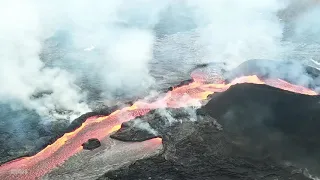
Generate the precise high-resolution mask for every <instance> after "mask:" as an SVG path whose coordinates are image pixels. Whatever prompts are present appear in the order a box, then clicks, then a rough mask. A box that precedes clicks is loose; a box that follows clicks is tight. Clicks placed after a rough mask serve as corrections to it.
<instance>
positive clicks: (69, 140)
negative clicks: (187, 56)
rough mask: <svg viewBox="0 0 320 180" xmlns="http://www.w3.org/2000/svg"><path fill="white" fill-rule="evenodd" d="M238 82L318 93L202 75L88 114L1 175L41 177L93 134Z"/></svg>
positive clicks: (247, 78)
mask: <svg viewBox="0 0 320 180" xmlns="http://www.w3.org/2000/svg"><path fill="white" fill-rule="evenodd" d="M238 83H255V84H267V85H269V86H273V87H277V88H281V89H284V90H287V91H292V92H296V93H301V94H307V95H317V93H316V92H315V91H312V90H310V89H307V88H305V87H301V86H297V85H293V84H290V83H288V82H286V81H283V80H280V79H272V80H270V79H268V80H261V79H259V78H258V77H257V76H243V77H240V78H237V79H234V80H233V81H232V82H231V83H229V84H226V83H218V84H210V83H206V82H205V81H202V80H201V79H198V78H194V81H193V82H192V83H190V84H187V85H183V86H181V87H177V88H174V89H173V90H172V91H169V92H167V93H166V94H164V95H163V96H162V97H159V98H158V99H157V100H156V101H154V102H144V101H137V102H135V103H134V104H133V105H132V106H130V107H125V108H123V109H120V110H117V111H115V112H113V113H111V114H110V115H108V116H105V117H91V118H88V119H87V120H86V121H85V122H84V123H83V124H82V125H81V127H79V128H78V129H76V130H75V131H73V132H70V133H66V134H64V135H63V136H62V137H60V138H59V139H57V140H56V141H55V142H54V143H53V144H51V145H49V146H47V147H46V148H45V149H43V150H42V151H40V152H39V153H37V154H35V155H34V156H31V157H24V158H20V159H16V160H13V161H11V162H8V163H5V164H3V165H1V166H0V179H1V180H7V179H8V180H15V179H30V180H31V179H39V178H41V177H42V176H44V175H45V174H47V173H48V172H50V171H52V170H53V169H54V168H56V167H58V166H60V165H62V164H63V163H64V162H65V161H66V160H67V159H68V158H70V157H71V156H73V155H74V154H76V153H77V152H79V151H81V150H82V146H81V145H82V143H83V142H86V141H87V140H88V139H89V138H98V139H100V140H101V139H103V138H104V137H106V136H108V135H109V134H110V133H112V132H114V131H116V130H118V129H119V128H120V126H121V123H123V122H125V121H128V120H131V119H134V118H135V117H137V116H141V115H144V114H146V113H148V112H149V111H150V110H152V109H156V108H164V107H171V108H178V107H185V106H200V105H201V102H202V100H205V99H206V98H207V97H208V95H210V94H213V93H215V92H222V91H225V90H226V89H228V88H229V87H230V86H231V85H234V84H238ZM150 143H154V144H155V145H159V144H161V139H160V138H156V139H153V140H152V141H150Z"/></svg>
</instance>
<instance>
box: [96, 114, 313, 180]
mask: <svg viewBox="0 0 320 180" xmlns="http://www.w3.org/2000/svg"><path fill="white" fill-rule="evenodd" d="M206 117H207V118H202V119H200V120H198V121H195V122H191V121H186V122H184V123H177V124H176V125H175V126H171V127H170V128H168V130H167V132H166V133H165V134H164V135H163V136H162V138H163V145H164V150H163V152H162V153H161V154H159V155H157V156H154V157H151V158H146V159H142V160H138V161H136V162H135V163H133V164H131V165H128V166H126V167H122V168H120V169H117V170H113V171H110V172H107V173H106V174H104V175H103V176H101V177H100V178H98V179H99V180H122V179H123V180H126V179H154V180H166V179H171V180H181V179H182V180H211V179H219V180H274V179H282V180H285V179H286V180H289V179H291V180H310V179H309V178H307V177H305V176H304V175H303V173H304V170H303V169H300V167H298V166H295V165H290V164H289V163H285V162H283V161H282V160H279V159H277V158H276V157H273V154H272V152H268V149H267V148H266V149H263V150H260V151H261V152H263V153H260V154H259V155H257V154H255V155H252V153H251V151H248V149H249V150H250V149H254V148H256V147H255V146H253V145H250V144H248V143H247V144H241V143H240V142H239V141H240V140H242V141H243V143H245V142H246V141H245V140H250V138H248V137H242V136H240V137H239V135H237V136H235V135H233V134H231V133H228V132H225V131H223V130H221V129H219V128H217V126H216V123H215V122H214V121H213V119H212V118H209V117H208V116H206Z"/></svg>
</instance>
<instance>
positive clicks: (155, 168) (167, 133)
mask: <svg viewBox="0 0 320 180" xmlns="http://www.w3.org/2000/svg"><path fill="white" fill-rule="evenodd" d="M319 100H320V99H319V96H307V95H301V94H296V93H291V92H288V91H283V90H281V89H277V88H273V87H269V86H266V85H254V84H238V85H235V86H232V87H230V89H229V90H227V91H225V92H222V93H218V94H216V95H214V96H212V99H211V100H210V101H209V102H208V103H207V105H205V106H204V107H202V108H201V109H198V110H197V113H196V115H195V116H196V121H188V120H187V119H188V118H190V117H194V116H188V115H185V116H183V115H182V116H181V115H180V116H176V117H175V118H177V121H176V123H174V124H172V125H171V126H165V128H161V126H162V125H163V123H161V122H163V121H165V120H163V119H166V118H162V117H161V116H163V113H157V112H156V111H153V112H150V113H148V114H147V115H146V116H143V117H140V119H143V120H144V121H148V123H149V126H150V127H153V128H154V129H156V130H157V132H158V133H159V134H158V136H161V137H162V138H163V143H164V150H163V153H162V154H161V155H158V156H156V157H152V158H148V159H143V160H139V161H137V162H135V163H134V164H131V165H129V166H127V167H123V168H121V169H118V170H115V171H111V172H108V173H106V174H105V175H104V176H103V177H101V178H100V179H200V180H201V179H219V180H220V179H221V180H224V179H226V180H231V179H246V180H247V179H249V180H250V179H252V180H253V179H259V180H260V179H261V180H269V179H270V180H274V179H279V180H280V179H288V180H289V179H292V180H295V179H296V180H300V179H301V180H304V179H310V178H308V177H307V176H306V174H307V172H308V171H307V170H306V169H305V168H308V170H309V171H310V172H312V173H315V174H318V175H319V173H320V165H319V162H320V153H319V152H320V148H319V147H320V145H319V144H320V142H319V141H318V139H319V137H320V131H318V127H320V121H319V119H320V104H319ZM166 110H167V111H169V112H171V114H174V113H173V112H175V111H176V112H179V111H181V110H183V108H182V109H174V110H173V109H166ZM185 112H187V111H185ZM208 115H210V116H211V117H208ZM155 117H156V118H155ZM179 117H180V118H181V117H183V118H185V120H184V121H181V120H179ZM213 118H215V119H216V120H215V119H213ZM157 120H158V121H159V120H160V122H157ZM134 121H135V120H134ZM178 122H180V123H178ZM217 123H219V125H221V126H222V129H221V128H220V126H217ZM126 126H127V125H124V129H127V130H128V129H130V130H128V131H127V132H126V133H127V135H129V134H130V133H132V134H135V133H137V131H131V129H132V128H128V127H132V126H130V125H129V126H127V127H126ZM133 129H136V130H137V129H139V128H137V127H136V128H133ZM140 131H143V130H142V129H141V128H140ZM132 134H131V135H130V136H128V137H130V138H132V136H133V137H136V136H135V135H132ZM141 136H143V134H141ZM122 138H124V139H126V134H122ZM130 138H127V140H130Z"/></svg>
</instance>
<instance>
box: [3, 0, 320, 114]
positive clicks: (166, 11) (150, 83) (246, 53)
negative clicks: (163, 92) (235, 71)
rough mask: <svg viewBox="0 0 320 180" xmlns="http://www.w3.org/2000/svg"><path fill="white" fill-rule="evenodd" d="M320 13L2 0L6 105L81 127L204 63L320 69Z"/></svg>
mask: <svg viewBox="0 0 320 180" xmlns="http://www.w3.org/2000/svg"><path fill="white" fill-rule="evenodd" d="M312 3H314V4H312ZM303 4H304V5H305V6H304V7H305V8H300V7H301V5H303ZM310 4H311V5H310ZM279 12H282V13H279ZM289 12H294V13H291V14H290V13H289ZM319 14H320V8H319V5H318V4H317V2H316V1H312V0H308V1H307V0H305V1H294V0H291V1H290V0H287V1H285V0H260V1H256V0H243V1H241V2H240V1H237V0H215V1H211V0H197V1H194V0H178V1H173V0H164V1H157V0H150V1H146V0H131V1H124V0H109V1H103V0H96V1H89V0H80V1H79V0H78V1H75V0H70V1H68V2H66V1H62V0H57V1H50V2H49V1H40V0H19V1H18V0H1V1H0V39H1V41H0V46H1V49H0V58H1V60H0V63H1V65H0V83H1V85H2V86H1V89H0V101H1V102H2V103H5V104H10V105H11V106H12V108H27V109H30V110H34V111H36V112H37V113H38V114H39V115H40V116H42V117H43V119H49V120H50V119H51V120H54V119H69V120H72V119H74V117H76V116H78V115H79V114H81V113H84V112H88V111H90V109H91V108H94V107H93V102H94V101H112V100H117V98H118V97H121V96H128V97H134V96H137V95H139V94H143V93H146V92H148V91H149V89H150V88H155V87H158V86H161V85H164V84H166V83H168V82H172V81H174V80H175V79H179V78H180V79H181V78H182V77H181V76H183V75H186V73H187V72H188V69H190V67H192V66H193V65H195V64H198V63H203V62H226V63H227V68H232V67H235V66H237V65H238V64H240V63H241V62H243V61H245V60H248V59H252V58H256V59H257V58H263V59H281V60H282V59H293V60H296V61H301V62H302V61H303V62H305V61H310V60H315V61H317V59H316V56H317V55H318V54H319V53H318V50H317V49H318V45H317V44H318V43H319V41H320V35H319V32H320V28H319V27H320V26H319V21H318V20H317V19H318V17H319Z"/></svg>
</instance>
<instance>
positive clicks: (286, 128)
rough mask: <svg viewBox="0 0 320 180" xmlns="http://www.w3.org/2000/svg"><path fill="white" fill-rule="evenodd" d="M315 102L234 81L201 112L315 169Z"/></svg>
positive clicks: (319, 157)
mask: <svg viewBox="0 0 320 180" xmlns="http://www.w3.org/2000/svg"><path fill="white" fill-rule="evenodd" d="M319 102H320V96H308V95H303V94H297V93H293V92H288V91H284V90H280V89H277V88H274V87H270V86H267V85H258V84H238V85H235V86H231V87H230V88H229V89H228V90H226V91H225V92H222V93H218V94H216V95H214V96H213V97H212V99H211V100H210V101H209V102H208V103H207V104H206V105H205V106H204V107H203V108H202V111H205V112H206V113H208V114H209V115H210V116H212V117H213V118H216V119H217V121H218V123H219V124H221V125H222V127H223V129H224V130H225V131H228V132H229V133H233V134H241V135H242V136H246V137H251V139H250V143H252V144H256V145H258V144H259V146H261V141H263V142H265V143H266V144H268V145H272V146H270V147H274V149H272V151H273V153H274V155H275V156H279V158H280V157H281V158H283V159H294V160H295V161H296V162H297V163H305V164H308V165H309V166H310V167H312V166H313V167H315V168H316V169H317V170H319V168H320V164H319V163H318V162H320V154H319V152H320V142H319V138H320V131H319V127H320V121H319V119H320V103H319ZM272 136H275V137H277V138H276V139H273V138H272ZM277 143H278V145H277V146H276V145H275V144H277ZM279 144H280V145H279ZM255 151H256V149H255V150H254V151H252V153H255ZM305 161H308V163H306V162H305Z"/></svg>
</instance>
